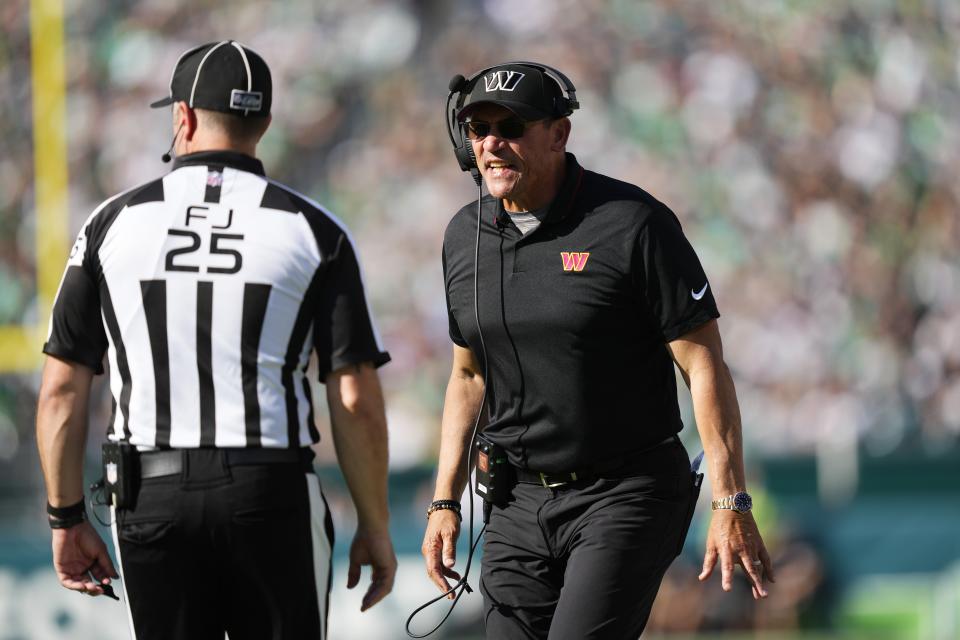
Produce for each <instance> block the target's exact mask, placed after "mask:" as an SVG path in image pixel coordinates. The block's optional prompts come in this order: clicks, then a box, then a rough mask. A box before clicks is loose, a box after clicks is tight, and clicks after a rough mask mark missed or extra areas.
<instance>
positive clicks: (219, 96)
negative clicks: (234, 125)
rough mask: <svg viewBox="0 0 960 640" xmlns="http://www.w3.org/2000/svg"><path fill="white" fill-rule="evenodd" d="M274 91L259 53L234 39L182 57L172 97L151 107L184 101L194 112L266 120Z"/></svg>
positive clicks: (196, 50)
mask: <svg viewBox="0 0 960 640" xmlns="http://www.w3.org/2000/svg"><path fill="white" fill-rule="evenodd" d="M272 89H273V83H272V80H271V78H270V68H269V67H268V66H267V63H266V62H264V61H263V58H261V57H260V55H259V54H258V53H257V52H256V51H253V50H252V49H250V48H248V47H246V46H244V45H242V44H240V43H239V42H235V41H233V40H223V41H220V42H208V43H207V44H204V45H200V46H199V47H194V48H192V49H188V50H187V51H185V52H184V53H183V54H181V55H180V58H179V59H178V60H177V64H176V66H174V68H173V75H172V76H171V77H170V95H169V96H167V97H166V98H162V99H160V100H157V101H156V102H153V103H151V104H150V106H151V107H154V108H156V107H165V106H167V105H171V104H173V103H174V102H179V101H181V100H182V101H184V102H186V103H187V104H188V105H189V106H190V107H191V108H194V109H210V110H211V111H222V112H224V113H231V114H233V115H237V116H246V117H264V116H267V115H269V114H270V104H271V100H272V93H273V90H272Z"/></svg>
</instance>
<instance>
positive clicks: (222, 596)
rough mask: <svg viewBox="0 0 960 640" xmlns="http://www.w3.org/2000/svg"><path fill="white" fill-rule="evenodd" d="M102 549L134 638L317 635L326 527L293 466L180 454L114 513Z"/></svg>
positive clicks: (324, 585)
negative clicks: (113, 567)
mask: <svg viewBox="0 0 960 640" xmlns="http://www.w3.org/2000/svg"><path fill="white" fill-rule="evenodd" d="M114 543H115V545H116V546H117V556H118V560H119V561H120V567H119V568H120V571H121V574H122V577H123V586H124V590H125V591H126V596H127V600H128V606H129V611H130V614H131V626H132V630H131V633H132V635H133V637H134V638H136V640H143V639H152V638H156V639H158V640H160V639H162V640H172V639H174V638H176V639H177V640H223V638H224V632H227V633H228V634H229V636H230V640H243V639H246V638H249V639H251V640H253V639H256V640H262V639H265V638H270V639H274V640H277V639H284V640H286V639H290V638H310V639H311V640H316V639H318V638H323V637H324V636H325V633H326V629H325V627H326V619H327V604H328V603H327V598H328V595H327V594H328V592H329V586H330V559H331V553H330V552H331V548H332V546H333V522H332V520H331V518H330V513H329V510H328V509H327V505H326V502H325V500H324V498H323V495H322V493H321V492H320V485H319V482H318V480H317V477H316V475H315V474H313V472H312V471H309V470H307V469H306V468H305V466H304V465H302V464H298V463H284V464H261V465H249V466H227V465H226V463H225V461H224V459H223V458H222V457H221V456H220V452H219V451H217V450H215V449H200V450H191V451H188V452H186V465H185V468H184V469H183V471H182V472H181V473H180V474H178V475H171V476H163V477H159V478H149V479H145V480H143V481H142V485H141V488H140V492H139V496H138V498H137V504H136V507H135V508H134V509H119V510H117V511H116V513H115V523H114Z"/></svg>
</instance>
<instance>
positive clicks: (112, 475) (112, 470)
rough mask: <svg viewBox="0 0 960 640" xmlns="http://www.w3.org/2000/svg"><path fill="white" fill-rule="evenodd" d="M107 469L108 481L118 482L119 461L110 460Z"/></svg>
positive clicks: (111, 482)
mask: <svg viewBox="0 0 960 640" xmlns="http://www.w3.org/2000/svg"><path fill="white" fill-rule="evenodd" d="M106 469H107V482H108V483H109V484H117V463H116V462H108V463H107V464H106Z"/></svg>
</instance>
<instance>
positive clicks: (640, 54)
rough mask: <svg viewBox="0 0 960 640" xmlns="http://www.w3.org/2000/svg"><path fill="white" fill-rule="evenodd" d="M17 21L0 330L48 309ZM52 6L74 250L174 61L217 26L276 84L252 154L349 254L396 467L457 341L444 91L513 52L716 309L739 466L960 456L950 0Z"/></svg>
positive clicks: (17, 3) (25, 411) (1, 449)
mask: <svg viewBox="0 0 960 640" xmlns="http://www.w3.org/2000/svg"><path fill="white" fill-rule="evenodd" d="M29 4H30V3H29V2H28V0H5V1H4V2H3V3H2V6H0V24H2V29H3V32H2V33H3V35H2V40H0V88H2V90H0V140H2V141H3V142H2V145H3V149H4V152H3V153H2V154H0V325H6V324H19V323H25V322H31V323H32V322H36V319H37V318H38V317H42V315H43V311H44V310H38V309H37V308H36V307H37V302H36V285H35V280H36V276H35V264H34V262H35V260H34V257H33V256H34V249H33V247H34V234H35V233H45V232H48V230H44V229H37V228H36V226H35V225H34V223H33V220H34V210H33V195H32V194H33V189H34V187H33V179H34V175H33V169H32V166H33V165H32V158H33V151H32V149H33V146H32V145H33V141H32V130H33V127H34V126H44V123H33V122H32V118H31V110H30V106H29V105H30V103H31V85H30V54H29V52H30V46H29V45H30V42H29ZM64 4H65V25H66V27H65V28H66V49H67V51H66V55H67V66H66V73H67V78H66V81H67V92H68V93H67V119H68V150H69V151H68V155H69V158H68V162H69V181H70V193H69V205H70V229H69V230H68V232H69V235H70V236H71V238H72V236H73V235H74V234H75V233H76V231H77V230H78V228H79V225H80V223H81V222H82V220H83V219H84V218H85V217H86V216H87V215H88V214H89V212H90V211H91V210H92V208H93V207H94V206H96V204H97V203H99V202H100V201H101V200H102V199H104V198H105V197H107V196H108V195H111V194H113V193H115V192H118V191H121V190H124V189H126V188H129V187H130V186H133V185H135V184H138V183H140V182H143V181H146V180H148V179H151V178H152V177H155V176H156V175H158V174H159V173H161V172H163V171H165V170H167V167H166V166H165V165H163V164H161V162H160V154H161V153H163V151H164V150H165V149H166V148H167V146H168V145H169V143H170V139H171V137H172V131H171V126H170V121H169V113H168V111H166V110H157V111H151V110H149V109H148V108H147V104H148V103H149V102H150V101H151V100H153V99H156V98H159V97H162V96H164V95H166V93H167V83H168V81H169V73H170V70H171V69H172V67H173V64H174V62H175V60H176V59H177V57H178V55H179V54H180V52H181V51H183V50H184V49H186V48H188V47H189V46H192V45H195V44H198V43H201V42H206V41H211V40H217V39H222V38H226V37H231V38H235V39H238V40H240V41H243V42H244V43H245V44H247V45H249V46H251V47H252V48H254V49H256V50H258V51H259V52H260V53H261V54H262V55H263V56H264V58H265V59H266V60H267V61H268V63H269V64H270V65H271V67H272V69H273V75H274V86H275V97H274V123H273V125H272V128H271V130H270V131H269V132H268V134H267V136H266V138H265V139H264V141H263V144H262V147H261V152H262V159H263V160H264V162H265V165H266V167H267V171H268V173H269V174H271V175H272V176H273V177H275V178H277V179H280V180H282V181H284V182H287V183H289V184H291V185H293V186H295V187H296V188H298V189H299V190H300V191H302V192H304V193H306V194H308V195H310V196H311V197H313V198H315V199H317V200H319V201H321V202H322V203H324V204H325V205H326V206H327V207H329V208H330V209H331V210H332V211H334V212H335V213H336V214H337V215H338V216H339V217H340V218H342V219H343V220H344V221H345V222H346V223H347V224H348V226H349V227H350V228H351V230H352V232H353V235H354V237H355V238H356V241H357V243H358V245H359V250H360V254H361V258H362V260H363V266H364V269H365V281H366V284H367V287H368V295H369V297H370V299H371V302H372V305H373V307H374V311H375V316H376V319H377V321H378V325H379V329H380V332H381V334H382V336H383V339H384V341H385V342H386V345H387V347H388V349H389V350H390V352H391V353H392V355H393V362H392V363H391V364H390V365H388V366H387V367H385V368H384V369H383V370H382V372H383V378H384V382H385V388H386V392H387V402H388V418H389V422H390V429H391V434H392V442H391V452H392V459H393V464H394V465H395V466H397V467H404V466H411V465H417V464H429V463H430V462H431V461H432V460H433V458H434V455H435V450H436V446H437V441H438V424H439V415H440V407H441V404H442V399H443V392H444V387H445V384H446V379H447V376H448V372H449V366H450V350H451V348H450V344H451V343H450V340H449V338H448V336H447V320H446V312H445V307H444V295H443V283H442V276H441V269H440V247H441V241H442V236H443V232H444V229H445V226H446V224H447V221H448V220H449V218H450V216H451V215H452V214H453V213H454V212H455V211H456V210H457V209H458V208H459V207H460V206H461V205H463V204H464V203H466V202H467V201H469V200H470V199H472V198H474V197H475V192H474V189H473V183H472V182H471V181H470V179H469V178H468V177H467V176H466V175H465V174H462V173H461V172H460V171H459V170H458V168H457V166H456V163H455V160H454V157H453V153H452V151H451V148H450V144H449V142H448V140H447V136H446V132H445V129H444V125H443V117H442V116H443V114H442V110H443V104H444V100H445V98H446V96H447V83H448V81H449V79H450V77H451V76H452V75H453V74H455V73H462V74H465V75H468V74H470V73H472V72H473V71H475V70H477V69H478V68H481V67H484V66H487V65H490V64H493V63H495V62H500V61H504V60H507V59H525V60H538V61H542V62H545V63H547V64H550V65H552V66H555V67H557V68H559V69H561V70H562V71H564V72H565V73H566V74H567V75H568V76H570V78H571V79H572V80H573V82H574V83H575V84H576V86H577V89H578V92H577V93H578V97H579V100H580V103H581V105H582V108H581V110H580V111H578V112H576V113H575V114H574V115H573V116H572V121H573V133H572V138H571V143H570V150H571V151H572V152H574V153H575V154H576V155H577V156H578V158H579V159H580V161H581V162H582V163H583V164H584V165H585V166H586V167H588V168H591V169H594V170H597V171H600V172H603V173H607V174H609V175H612V176H614V177H617V178H619V179H622V180H626V181H629V182H633V183H636V184H638V185H640V186H642V187H643V188H645V189H646V190H648V191H649V192H651V193H652V194H653V195H654V196H656V197H657V198H659V199H660V200H662V201H664V202H665V203H667V204H668V205H669V206H670V207H671V208H673V210H674V211H675V212H676V213H677V215H678V216H679V218H680V220H681V221H682V223H683V225H684V229H685V231H686V233H687V235H688V237H689V238H690V239H691V241H692V242H693V244H694V246H695V248H696V249H697V251H698V253H699V255H700V257H701V260H702V262H703V263H704V267H705V269H706V271H707V273H708V274H709V275H710V278H711V287H712V289H713V290H714V292H715V295H716V297H717V301H718V304H719V307H720V311H721V314H722V318H721V320H720V323H721V331H722V332H723V336H724V344H725V356H726V359H727V362H728V364H729V365H730V367H731V369H732V371H733V374H734V377H735V379H736V383H737V389H738V394H739V398H740V402H741V408H742V413H743V422H744V431H745V440H746V444H747V449H748V452H749V453H754V454H779V453H806V452H809V451H812V450H814V448H815V447H816V446H817V444H818V443H820V442H824V441H828V442H829V441H831V439H833V438H840V439H844V438H847V439H851V438H852V439H857V440H859V441H860V442H861V443H862V444H863V445H864V446H865V447H866V448H867V449H868V450H869V451H871V452H873V453H875V454H877V455H880V454H884V453H886V452H890V451H893V450H895V449H897V448H898V447H913V448H917V447H922V448H926V449H928V450H930V451H942V450H944V449H948V448H952V447H956V446H957V442H958V436H960V259H958V253H960V252H958V247H960V221H958V213H957V211H958V207H957V205H958V200H960V181H958V180H957V175H958V169H960V90H958V85H960V53H958V46H957V45H958V43H960V4H958V3H956V2H954V1H952V0H919V1H915V2H906V1H898V0H862V1H859V2H838V1H835V0H808V1H805V2H794V1H789V0H765V1H764V2H760V3H757V2H750V1H748V0H736V1H735V0H731V1H729V2H722V3H718V2H695V1H692V0H691V1H685V0H655V1H643V2H640V1H637V0H597V1H585V0H482V1H481V0H457V1H446V0H421V1H414V0H409V1H407V2H386V1H377V0H325V1H324V2H320V3H318V2H312V1H309V0H286V1H284V2H262V1H257V2H252V1H237V2H229V3H225V2H213V1H211V0H205V1H199V2H198V1H190V2H188V1H187V0H141V1H137V2H134V1H133V0H123V1H121V0H114V1H112V2H79V1H76V0H73V1H71V0H67V1H66V2H65V3H64ZM56 231H58V232H59V231H62V230H56ZM65 258H66V256H64V259H65ZM2 382H3V384H2V389H0V391H2V393H0V457H2V458H7V459H9V458H11V457H13V456H15V455H16V454H17V449H18V445H17V443H19V447H21V448H22V447H25V446H27V444H28V443H29V442H30V440H31V438H32V436H31V435H30V431H31V421H32V419H31V416H30V414H29V411H30V408H29V407H30V403H29V402H25V401H24V400H23V395H24V393H25V392H27V391H29V390H32V389H33V386H34V385H35V377H29V378H19V377H15V376H12V375H7V376H4V377H3V378H2ZM27 395H29V393H27ZM101 396H103V402H102V405H103V407H105V409H104V410H105V411H106V412H108V411H109V400H108V399H107V398H106V395H105V393H102V394H101ZM323 414H324V412H322V411H320V412H318V416H323ZM688 415H689V412H688ZM689 421H690V420H689V418H688V423H689ZM10 443H13V444H12V445H11V444H10Z"/></svg>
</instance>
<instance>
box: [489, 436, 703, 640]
mask: <svg viewBox="0 0 960 640" xmlns="http://www.w3.org/2000/svg"><path fill="white" fill-rule="evenodd" d="M644 457H646V458H649V460H650V462H649V464H646V463H644V464H643V465H642V466H643V468H644V471H643V472H642V473H643V475H635V476H632V477H627V478H620V479H598V480H594V481H590V482H577V483H572V484H570V485H566V486H563V487H558V488H556V489H547V488H545V487H543V486H539V485H534V484H517V485H516V486H515V487H514V489H513V495H512V499H511V501H510V502H509V503H508V504H507V505H506V506H505V507H504V508H502V509H501V508H497V507H495V508H494V509H493V512H492V514H491V517H490V523H489V525H488V526H487V531H486V534H485V538H486V539H485V543H484V551H483V565H482V571H481V590H482V592H483V597H484V603H485V608H486V611H485V619H486V631H487V637H488V638H491V639H496V640H513V639H515V638H538V639H543V638H549V639H550V640H562V639H569V640H586V639H588V638H595V639H602V640H619V639H631V640H633V639H636V638H637V637H639V635H640V633H641V632H642V631H643V627H644V626H645V625H646V623H647V618H648V617H649V615H650V609H651V607H652V605H653V600H654V598H655V597H656V595H657V590H658V589H659V587H660V581H661V580H662V578H663V574H664V572H665V571H666V570H667V567H668V566H669V565H670V563H671V562H672V561H673V559H674V558H675V557H676V556H677V554H678V553H679V551H680V548H681V547H682V545H683V539H684V537H685V536H686V529H687V525H688V524H689V523H688V519H687V517H688V514H689V508H690V506H691V502H690V500H691V496H692V495H693V491H692V488H693V479H692V475H691V472H690V461H689V459H688V458H687V454H686V451H684V449H683V446H682V445H680V444H679V443H674V444H670V445H667V446H664V447H659V448H658V449H656V450H655V451H653V452H650V453H649V454H645V456H644Z"/></svg>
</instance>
